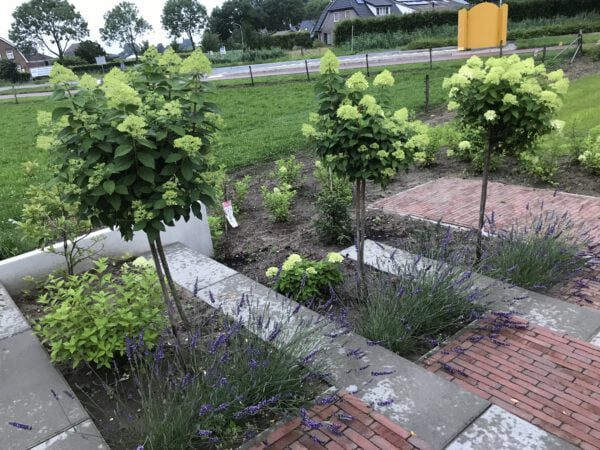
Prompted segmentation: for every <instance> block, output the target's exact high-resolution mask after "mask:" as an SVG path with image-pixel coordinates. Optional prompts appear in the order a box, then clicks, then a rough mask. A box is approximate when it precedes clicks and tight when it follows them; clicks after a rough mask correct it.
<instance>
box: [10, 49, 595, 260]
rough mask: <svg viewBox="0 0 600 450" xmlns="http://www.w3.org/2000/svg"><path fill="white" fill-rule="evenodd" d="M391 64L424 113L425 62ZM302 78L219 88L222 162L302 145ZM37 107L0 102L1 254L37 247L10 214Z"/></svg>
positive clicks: (573, 99) (405, 102)
mask: <svg viewBox="0 0 600 450" xmlns="http://www.w3.org/2000/svg"><path fill="white" fill-rule="evenodd" d="M461 64H462V62H461V61H448V62H437V63H434V68H433V70H432V71H431V73H430V77H431V105H432V106H435V105H439V104H441V103H442V102H443V101H444V98H445V95H444V92H443V90H442V86H441V85H442V80H443V78H444V77H445V76H448V75H450V74H452V73H453V72H455V71H456V70H457V68H458V67H460V65H461ZM391 69H392V70H393V71H394V73H395V76H396V80H397V83H396V85H395V86H394V87H393V89H392V93H391V96H390V100H391V103H392V105H393V106H394V107H402V106H406V107H408V108H409V109H412V110H413V111H416V112H422V110H423V102H424V76H425V73H426V71H427V65H426V64H413V65H403V66H396V67H392V68H391ZM376 70H382V69H381V68H378V69H376ZM372 72H373V73H374V72H375V71H372ZM373 73H372V74H373ZM286 80H290V81H286ZM300 80H301V77H300V76H292V77H269V78H268V79H266V80H261V82H262V84H257V86H255V87H250V86H243V85H239V84H235V83H223V84H222V85H221V86H218V88H217V91H216V93H215V94H214V96H215V99H214V100H215V101H216V102H217V103H218V104H219V106H220V108H221V112H222V115H223V119H224V123H225V125H224V128H223V131H222V136H221V141H220V143H219V145H218V146H217V148H216V149H215V153H216V156H217V158H218V161H219V163H221V164H224V165H225V166H226V167H227V168H229V169H236V168H240V167H243V166H248V165H252V164H255V163H258V162H263V161H269V160H274V159H277V158H279V157H281V156H284V155H286V154H290V153H293V152H297V151H300V150H303V149H306V142H305V139H304V137H303V136H302V134H301V132H300V127H301V125H302V123H304V122H305V121H306V120H307V118H308V113H309V112H311V111H314V110H315V108H316V102H315V100H314V91H313V89H314V81H312V82H310V83H309V82H306V81H300ZM313 80H314V77H313ZM599 91H600V75H595V76H588V77H585V78H582V79H580V80H577V81H576V82H575V83H573V85H572V87H571V90H570V92H569V94H568V95H567V99H566V102H565V108H564V109H563V111H562V113H561V118H562V119H563V120H566V121H567V122H569V121H573V120H577V122H578V123H579V124H580V125H581V126H582V127H583V126H585V127H588V128H590V127H593V126H595V125H598V119H597V117H599V114H600V102H598V99H597V98H595V96H593V95H590V93H592V92H599ZM40 109H44V110H50V109H51V104H50V103H49V101H48V100H47V99H44V98H35V99H33V98H32V99H22V100H21V101H20V104H18V105H15V104H14V103H12V102H11V101H9V100H5V101H1V102H0V121H1V123H2V124H3V126H2V127H1V128H0V142H1V143H2V146H1V149H2V150H1V151H0V230H2V231H1V234H0V258H2V257H6V256H7V255H10V254H16V253H20V252H23V251H26V250H30V249H32V248H34V247H35V243H32V242H23V241H21V240H20V238H19V235H18V231H17V229H16V227H15V225H13V224H12V223H11V219H12V220H18V218H19V217H20V212H21V209H22V206H23V198H24V194H25V192H26V190H27V187H28V186H29V185H30V184H32V183H34V182H36V181H39V179H42V178H44V176H46V173H45V172H42V173H41V174H38V176H37V178H38V179H35V178H33V179H32V178H29V177H26V176H25V175H24V174H23V169H22V166H21V165H22V164H23V163H24V162H26V161H29V160H32V159H38V160H39V162H40V164H41V165H42V167H43V166H44V164H45V161H46V155H45V154H44V153H43V152H41V151H39V150H37V149H36V148H35V140H36V137H35V135H36V129H37V124H36V112H37V111H38V110H40Z"/></svg>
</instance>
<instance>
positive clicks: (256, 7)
mask: <svg viewBox="0 0 600 450" xmlns="http://www.w3.org/2000/svg"><path fill="white" fill-rule="evenodd" d="M261 4H262V2H261V1H259V0H226V1H225V2H224V3H223V4H222V5H221V6H220V7H219V6H217V7H216V8H214V9H213V11H212V13H211V15H210V18H209V20H208V25H209V29H210V31H211V32H213V33H216V34H218V35H219V37H220V38H221V41H223V42H225V41H226V40H227V39H229V38H230V37H231V36H232V35H233V32H234V31H235V30H236V29H239V28H240V27H246V26H247V27H250V28H252V29H254V30H258V29H260V28H263V27H264V17H263V10H262V9H261V7H260V6H261Z"/></svg>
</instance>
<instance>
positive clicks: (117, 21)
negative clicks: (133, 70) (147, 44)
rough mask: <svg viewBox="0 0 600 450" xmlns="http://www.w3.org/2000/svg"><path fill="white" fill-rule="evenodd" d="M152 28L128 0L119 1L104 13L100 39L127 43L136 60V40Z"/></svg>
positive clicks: (137, 50)
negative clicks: (125, 0) (126, 0)
mask: <svg viewBox="0 0 600 450" xmlns="http://www.w3.org/2000/svg"><path fill="white" fill-rule="evenodd" d="M150 30H152V26H151V25H150V24H149V23H148V22H147V21H146V20H145V19H144V18H143V17H142V16H140V13H139V10H138V8H137V6H135V5H134V4H133V3H130V2H121V3H119V4H118V5H117V6H115V7H114V8H113V9H111V10H110V11H108V12H107V13H106V14H104V28H100V35H101V36H102V40H104V41H106V42H108V43H111V42H119V43H120V44H121V45H123V46H125V45H129V46H130V48H131V51H132V52H133V54H134V55H135V60H136V61H137V60H138V57H139V54H140V50H139V49H140V47H139V46H138V44H137V41H138V39H139V38H140V37H142V36H143V35H144V34H146V33H147V32H148V31H150Z"/></svg>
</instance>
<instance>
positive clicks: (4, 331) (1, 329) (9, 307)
mask: <svg viewBox="0 0 600 450" xmlns="http://www.w3.org/2000/svg"><path fill="white" fill-rule="evenodd" d="M28 329H29V324H28V323H27V320H25V317H23V314H21V311H20V310H19V308H17V305H15V302H14V301H13V299H12V298H11V297H10V295H9V294H8V292H7V291H6V289H5V288H4V286H2V284H0V340H1V339H4V338H7V337H10V336H13V335H15V334H17V333H20V332H22V331H25V330H28Z"/></svg>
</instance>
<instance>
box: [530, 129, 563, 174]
mask: <svg viewBox="0 0 600 450" xmlns="http://www.w3.org/2000/svg"><path fill="white" fill-rule="evenodd" d="M568 154H569V148H568V144H567V142H566V141H565V139H564V137H563V136H562V135H561V134H560V133H559V132H555V133H550V134H548V135H546V136H543V137H542V138H541V139H539V141H538V142H537V143H536V145H535V146H534V147H532V148H531V149H529V150H527V151H525V152H523V153H521V154H520V155H519V162H520V164H521V167H522V168H523V170H524V171H525V172H526V173H528V174H531V175H533V176H535V177H536V178H538V179H540V180H541V181H544V182H546V183H550V184H553V183H554V182H555V179H556V174H557V173H558V170H559V168H560V162H561V159H562V157H563V156H565V155H568Z"/></svg>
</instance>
